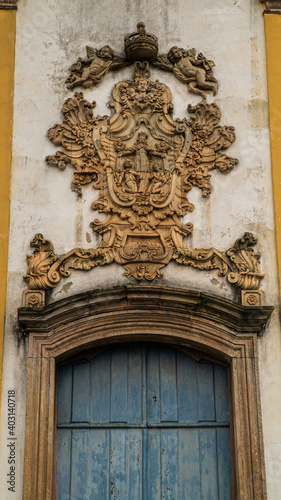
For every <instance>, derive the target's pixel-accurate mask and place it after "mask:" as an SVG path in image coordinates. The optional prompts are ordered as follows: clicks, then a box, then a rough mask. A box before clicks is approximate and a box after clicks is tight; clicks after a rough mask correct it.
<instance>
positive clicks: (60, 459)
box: [57, 429, 71, 500]
mask: <svg viewBox="0 0 281 500" xmlns="http://www.w3.org/2000/svg"><path fill="white" fill-rule="evenodd" d="M70 470H71V429H58V431H57V498H58V499H59V500H70Z"/></svg>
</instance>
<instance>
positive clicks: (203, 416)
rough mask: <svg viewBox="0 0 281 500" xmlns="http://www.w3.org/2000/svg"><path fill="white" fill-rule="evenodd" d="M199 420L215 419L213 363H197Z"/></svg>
mask: <svg viewBox="0 0 281 500" xmlns="http://www.w3.org/2000/svg"><path fill="white" fill-rule="evenodd" d="M197 382H198V410H199V415H198V416H199V422H210V421H215V418H216V417H215V395H214V377H213V365H211V364H204V363H202V364H201V363H198V364H197Z"/></svg>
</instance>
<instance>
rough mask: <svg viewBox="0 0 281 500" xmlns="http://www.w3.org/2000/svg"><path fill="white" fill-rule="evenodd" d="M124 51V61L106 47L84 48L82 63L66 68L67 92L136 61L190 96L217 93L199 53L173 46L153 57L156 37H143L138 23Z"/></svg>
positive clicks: (209, 65) (208, 66)
mask: <svg viewBox="0 0 281 500" xmlns="http://www.w3.org/2000/svg"><path fill="white" fill-rule="evenodd" d="M124 49H125V55H126V57H125V58H123V57H120V56H117V55H115V54H114V52H113V50H112V48H111V47H110V46H109V45H105V46H104V47H102V48H101V49H99V50H97V49H94V48H92V47H86V51H87V57H86V59H83V58H79V59H78V60H77V61H76V63H75V64H73V65H72V66H71V68H70V75H69V76H68V78H67V79H66V81H65V83H66V84H67V88H69V89H73V88H74V87H83V88H89V87H93V86H95V85H97V84H98V83H99V82H101V81H102V80H103V78H104V77H105V75H106V74H107V73H108V71H113V70H118V69H120V68H123V67H125V66H128V65H130V64H132V63H134V62H136V61H140V62H141V61H146V62H151V63H152V64H153V65H154V66H155V67H157V68H160V69H162V70H164V71H169V72H171V73H173V74H174V75H175V77H176V78H178V80H180V81H181V82H183V83H185V84H186V85H187V88H188V90H189V91H190V92H192V93H193V94H198V95H200V96H202V97H204V98H206V96H207V94H208V93H209V92H210V93H213V94H216V93H217V89H218V82H217V80H216V78H215V77H214V75H213V67H214V66H215V63H214V62H213V61H210V60H208V59H206V57H205V56H204V55H203V54H202V53H201V52H200V53H199V54H198V55H196V50H195V49H194V48H191V49H188V50H184V49H182V48H179V47H176V46H174V47H172V48H171V49H170V50H169V52H168V53H167V54H162V55H160V56H158V57H157V55H158V40H157V37H156V36H155V35H153V34H152V33H147V32H146V29H145V24H144V23H142V22H140V23H138V24H137V31H136V32H134V33H129V34H127V35H126V36H125V38H124Z"/></svg>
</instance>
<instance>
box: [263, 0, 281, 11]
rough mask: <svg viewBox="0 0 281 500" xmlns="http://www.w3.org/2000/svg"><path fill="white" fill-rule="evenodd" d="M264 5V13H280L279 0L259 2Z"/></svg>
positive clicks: (280, 2) (280, 5)
mask: <svg viewBox="0 0 281 500" xmlns="http://www.w3.org/2000/svg"><path fill="white" fill-rule="evenodd" d="M259 1H260V2H261V3H263V4H264V5H265V11H264V12H265V13H266V12H268V13H272V14H280V13H281V0H259Z"/></svg>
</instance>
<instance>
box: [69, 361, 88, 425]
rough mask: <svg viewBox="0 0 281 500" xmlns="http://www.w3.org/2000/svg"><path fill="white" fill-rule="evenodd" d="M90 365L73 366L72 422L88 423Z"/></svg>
mask: <svg viewBox="0 0 281 500" xmlns="http://www.w3.org/2000/svg"><path fill="white" fill-rule="evenodd" d="M89 399H90V363H83V364H81V365H74V366H73V396H72V422H89Z"/></svg>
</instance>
